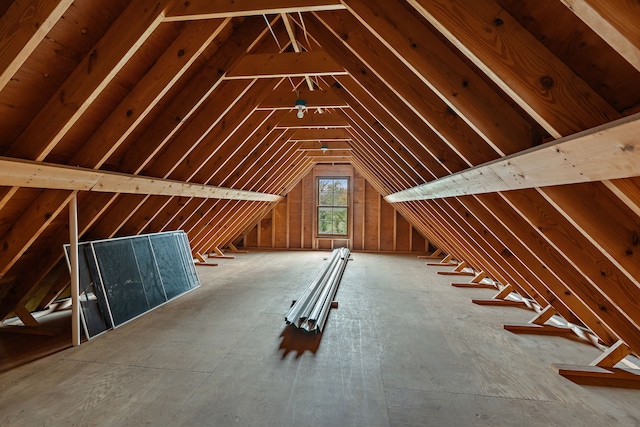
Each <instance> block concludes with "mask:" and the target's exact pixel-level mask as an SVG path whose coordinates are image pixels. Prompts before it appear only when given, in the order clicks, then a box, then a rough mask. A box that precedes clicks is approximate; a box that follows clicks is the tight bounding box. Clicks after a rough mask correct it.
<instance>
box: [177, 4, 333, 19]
mask: <svg viewBox="0 0 640 427" xmlns="http://www.w3.org/2000/svg"><path fill="white" fill-rule="evenodd" d="M333 9H344V6H343V5H342V3H341V2H340V1H339V0H270V1H269V2H265V1H262V0H249V1H247V0H245V1H243V2H241V3H238V2H235V1H228V0H224V1H219V0H218V1H213V2H212V1H208V0H190V1H188V2H177V4H176V5H175V7H173V8H172V9H170V10H169V11H168V12H167V14H166V18H165V20H166V21H186V20H193V19H213V18H221V17H227V16H231V17H239V16H251V15H266V14H278V13H295V12H311V11H316V10H333Z"/></svg>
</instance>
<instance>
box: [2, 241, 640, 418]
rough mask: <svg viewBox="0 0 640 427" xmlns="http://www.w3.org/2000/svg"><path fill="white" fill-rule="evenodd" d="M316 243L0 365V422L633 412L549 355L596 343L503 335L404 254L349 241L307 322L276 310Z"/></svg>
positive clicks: (577, 358) (511, 311)
mask: <svg viewBox="0 0 640 427" xmlns="http://www.w3.org/2000/svg"><path fill="white" fill-rule="evenodd" d="M326 255H327V253H326V252H288V253H285V252H263V253H261V252H254V253H249V254H239V255H238V256H237V257H236V259H233V260H218V261H217V262H218V263H219V264H220V266H218V267H200V268H199V274H200V279H201V282H202V287H201V288H199V289H197V290H195V291H193V292H191V293H189V294H187V295H185V296H182V297H180V298H179V299H177V300H175V301H173V302H171V303H169V304H167V305H165V306H163V307H160V308H158V309H156V310H155V311H153V312H151V313H149V314H147V315H145V316H143V317H141V318H139V319H137V320H135V321H133V322H131V323H129V324H127V325H125V326H123V327H121V328H119V329H117V330H115V331H111V332H108V333H106V334H104V335H103V336H100V337H98V338H96V339H94V340H92V341H90V342H87V343H84V344H83V345H81V346H80V347H77V348H72V349H68V350H65V351H63V352H60V353H57V354H55V355H53V356H50V357H47V358H45V359H42V360H39V361H36V362H33V363H30V364H28V365H24V366H21V367H19V368H16V369H13V370H11V371H9V372H5V373H3V374H0V425H2V426H36V425H46V426H71V425H99V426H104V425H114V426H120V425H122V426H125V425H126V426H139V425H145V424H146V425H154V426H227V425H234V426H236V425H237V426H341V427H342V426H389V425H391V426H519V427H524V426H590V427H594V426H617V425H620V426H637V425H640V405H639V404H638V403H639V402H640V392H639V391H634V390H615V389H605V388H598V387H583V386H578V385H576V384H573V383H571V382H569V381H567V380H565V379H564V378H562V377H560V376H559V375H557V374H556V373H555V372H554V371H553V370H552V369H551V367H550V364H551V363H553V362H557V363H584V364H587V363H589V362H590V361H591V360H592V359H594V358H595V357H596V356H597V355H598V353H599V352H598V350H597V349H595V348H593V347H591V346H589V345H586V344H582V343H578V342H574V341H570V340H566V339H562V338H554V337H539V336H522V335H513V334H510V333H509V332H506V331H505V330H503V329H502V324H503V323H505V322H507V323H509V322H524V321H527V320H529V319H530V318H531V317H532V312H529V311H526V310H523V309H518V308H498V307H480V306H476V305H474V304H472V303H471V302H470V301H469V300H470V298H483V297H490V296H491V295H492V294H493V292H492V291H491V290H482V289H456V288H452V287H451V286H449V282H450V280H451V278H450V277H446V276H439V275H437V274H436V271H437V270H438V267H427V266H425V263H424V261H421V260H418V259H416V257H415V256H409V255H407V256H399V255H374V254H361V253H355V254H353V259H354V260H353V261H352V262H350V263H349V265H348V266H347V269H346V271H345V274H344V277H343V280H342V284H341V286H340V289H339V290H338V295H337V300H338V301H339V303H340V306H339V308H338V309H337V310H332V312H331V314H330V316H329V320H328V323H327V326H326V329H325V332H324V334H323V335H322V336H315V335H303V334H298V333H296V332H298V331H296V330H291V329H290V328H289V327H285V323H284V314H285V313H286V311H287V309H288V307H289V304H290V302H291V300H292V299H295V298H297V296H298V295H299V294H300V293H301V292H302V290H303V289H304V288H305V287H306V285H307V284H308V283H309V281H310V279H311V278H312V276H313V275H314V274H315V272H316V271H317V270H318V268H319V267H320V265H321V263H322V258H323V257H324V256H326Z"/></svg>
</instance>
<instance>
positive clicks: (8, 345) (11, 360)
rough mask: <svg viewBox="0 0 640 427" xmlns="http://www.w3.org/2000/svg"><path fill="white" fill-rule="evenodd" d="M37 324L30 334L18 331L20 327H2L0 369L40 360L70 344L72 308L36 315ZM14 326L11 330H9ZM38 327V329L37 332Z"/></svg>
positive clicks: (0, 333) (0, 332)
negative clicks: (38, 325)
mask: <svg viewBox="0 0 640 427" xmlns="http://www.w3.org/2000/svg"><path fill="white" fill-rule="evenodd" d="M38 322H39V323H40V324H41V326H40V327H34V328H33V329H35V330H36V331H32V332H30V333H27V332H19V330H16V329H15V328H21V326H5V327H3V330H2V331H0V372H5V371H8V370H10V369H13V368H16V367H18V366H20V365H24V364H26V363H29V362H33V361H34V360H38V359H41V358H43V357H46V356H49V355H51V354H54V353H57V352H59V351H61V350H64V349H66V348H69V347H71V310H64V311H59V312H56V313H51V314H48V315H46V316H43V317H40V318H38ZM9 328H14V329H13V332H8V329H9ZM37 329H41V331H40V332H38V331H37Z"/></svg>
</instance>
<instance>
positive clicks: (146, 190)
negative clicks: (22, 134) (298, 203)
mask: <svg viewBox="0 0 640 427" xmlns="http://www.w3.org/2000/svg"><path fill="white" fill-rule="evenodd" d="M0 168H1V169H2V175H0V185H2V186H15V187H28V188H46V189H56V190H76V191H97V192H103V193H125V194H151V195H159V196H186V197H199V198H216V199H231V200H258V201H279V200H280V199H281V197H280V196H278V195H274V194H263V193H255V192H250V191H245V190H235V189H231V188H222V187H215V186H210V185H204V184H197V183H190V182H182V181H175V180H168V179H161V178H152V177H145V176H139V175H129V174H123V173H116V172H105V171H100V170H95V169H85V168H74V167H71V166H64V165H56V164H53V163H44V162H33V161H29V160H21V159H13V158H8V157H0Z"/></svg>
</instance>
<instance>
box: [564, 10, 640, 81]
mask: <svg viewBox="0 0 640 427" xmlns="http://www.w3.org/2000/svg"><path fill="white" fill-rule="evenodd" d="M561 1H562V3H563V4H564V5H565V6H567V7H568V8H569V9H571V11H572V12H573V13H575V14H576V15H577V16H578V17H579V18H580V19H581V20H582V21H584V23H586V24H587V25H588V26H589V27H591V29H592V30H593V31H595V32H596V33H597V34H598V35H599V36H600V37H602V39H603V40H604V41H606V42H607V43H609V45H610V46H611V47H613V48H614V49H615V50H616V52H618V53H619V54H620V55H622V57H623V58H624V59H626V60H627V61H628V62H629V63H630V64H631V65H633V66H634V67H635V68H636V69H637V70H640V34H638V22H640V5H639V4H638V2H632V1H618V2H611V1H607V0H561Z"/></svg>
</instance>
